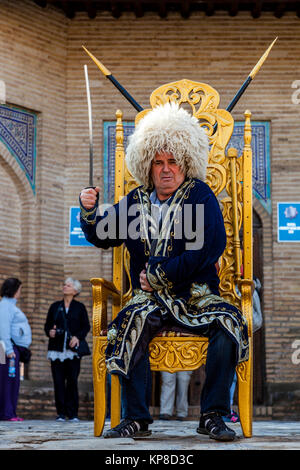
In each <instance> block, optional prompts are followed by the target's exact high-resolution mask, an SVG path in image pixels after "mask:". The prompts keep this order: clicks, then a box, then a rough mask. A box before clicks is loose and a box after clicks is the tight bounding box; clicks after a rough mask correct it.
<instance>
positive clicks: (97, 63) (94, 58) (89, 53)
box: [82, 46, 111, 77]
mask: <svg viewBox="0 0 300 470" xmlns="http://www.w3.org/2000/svg"><path fill="white" fill-rule="evenodd" d="M82 47H83V49H84V50H85V52H86V53H87V54H88V55H89V56H90V58H91V59H92V60H93V61H94V62H95V64H96V65H97V67H98V68H99V69H100V70H101V72H102V73H103V75H105V76H106V77H107V76H108V75H111V72H110V71H109V70H108V69H107V68H106V67H105V65H103V64H102V63H101V62H100V60H98V59H97V58H96V57H95V56H94V55H93V54H92V53H91V52H89V51H88V50H87V48H86V47H84V46H82Z"/></svg>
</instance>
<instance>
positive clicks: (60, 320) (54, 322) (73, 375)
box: [45, 277, 90, 422]
mask: <svg viewBox="0 0 300 470" xmlns="http://www.w3.org/2000/svg"><path fill="white" fill-rule="evenodd" d="M80 291H81V284H80V282H79V281H77V280H75V279H72V278H70V277H69V278H67V279H66V281H65V283H64V286H63V300H61V301H57V302H54V303H53V304H52V305H51V306H50V308H49V311H48V315H47V319H46V323H45V333H46V335H47V336H48V337H49V344H48V355H47V357H48V359H50V361H51V371H52V377H53V383H54V394H55V406H56V411H57V418H56V420H57V421H65V419H66V417H67V418H69V421H73V422H76V421H78V407H79V402H78V385H77V380H78V376H79V372H80V357H79V356H78V354H77V353H76V347H78V346H79V341H80V340H83V339H85V337H86V335H87V334H88V332H89V330H90V323H89V319H88V314H87V311H86V308H85V306H84V304H83V303H81V302H78V301H77V300H75V297H76V296H77V295H79V293H80Z"/></svg>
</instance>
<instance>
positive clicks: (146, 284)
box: [140, 269, 153, 292]
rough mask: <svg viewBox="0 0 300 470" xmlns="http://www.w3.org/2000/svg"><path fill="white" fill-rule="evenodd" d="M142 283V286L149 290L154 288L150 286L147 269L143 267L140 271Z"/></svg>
mask: <svg viewBox="0 0 300 470" xmlns="http://www.w3.org/2000/svg"><path fill="white" fill-rule="evenodd" d="M140 283H141V288H142V289H143V290H145V291H147V292H152V291H153V289H152V287H151V286H150V284H149V282H148V279H147V276H146V269H143V271H141V273H140Z"/></svg>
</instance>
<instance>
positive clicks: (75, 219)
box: [69, 207, 93, 246]
mask: <svg viewBox="0 0 300 470" xmlns="http://www.w3.org/2000/svg"><path fill="white" fill-rule="evenodd" d="M69 227H70V229H69V245H70V246H93V245H92V244H91V243H89V242H88V241H87V240H86V239H85V236H84V233H83V231H82V229H81V227H80V208H79V207H70V221H69Z"/></svg>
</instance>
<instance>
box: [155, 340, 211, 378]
mask: <svg viewBox="0 0 300 470" xmlns="http://www.w3.org/2000/svg"><path fill="white" fill-rule="evenodd" d="M207 346H208V341H207V340H205V339H204V338H200V337H199V338H197V337H191V338H190V337H158V338H155V339H154V340H153V341H152V342H151V343H150V347H149V351H150V363H151V368H152V370H167V371H169V372H176V371H178V370H184V369H187V368H188V369H190V370H194V369H198V368H199V367H200V366H201V365H202V364H204V363H205V359H206V352H207Z"/></svg>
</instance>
